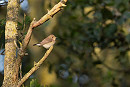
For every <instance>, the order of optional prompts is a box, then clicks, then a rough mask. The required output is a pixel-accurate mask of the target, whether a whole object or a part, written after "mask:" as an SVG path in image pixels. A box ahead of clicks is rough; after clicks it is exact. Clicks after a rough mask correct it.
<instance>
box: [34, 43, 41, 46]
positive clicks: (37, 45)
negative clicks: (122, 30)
mask: <svg viewBox="0 0 130 87" xmlns="http://www.w3.org/2000/svg"><path fill="white" fill-rule="evenodd" d="M36 45H37V46H41V44H39V43H38V44H33V46H36Z"/></svg>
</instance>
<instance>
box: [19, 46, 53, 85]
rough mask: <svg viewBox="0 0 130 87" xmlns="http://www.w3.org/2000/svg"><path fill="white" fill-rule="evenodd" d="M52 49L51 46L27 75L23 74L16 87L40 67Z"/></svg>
mask: <svg viewBox="0 0 130 87" xmlns="http://www.w3.org/2000/svg"><path fill="white" fill-rule="evenodd" d="M52 49H53V46H51V47H50V48H49V49H48V50H47V51H46V53H45V54H44V56H43V57H42V58H41V60H40V61H39V62H38V63H36V64H34V67H33V68H32V69H31V70H30V71H29V72H28V73H26V74H25V76H24V77H23V78H22V79H21V80H20V81H19V82H18V86H17V87H20V86H21V85H22V84H23V83H24V82H25V81H26V80H27V79H28V78H29V77H30V76H31V75H32V74H33V73H34V72H35V71H36V70H37V69H38V68H39V67H40V65H41V64H42V63H43V62H44V61H45V59H46V58H47V57H48V55H49V54H50V53H51V51H52Z"/></svg>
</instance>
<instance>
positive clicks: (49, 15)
mask: <svg viewBox="0 0 130 87" xmlns="http://www.w3.org/2000/svg"><path fill="white" fill-rule="evenodd" d="M66 2H67V0H61V1H60V2H59V3H58V4H56V5H55V6H54V7H53V8H52V9H51V10H50V11H48V13H47V14H46V15H44V16H43V17H42V18H41V19H40V20H39V21H35V18H34V19H33V21H32V22H31V24H30V27H29V29H28V32H27V34H26V36H25V38H24V40H23V41H22V47H21V48H20V49H19V51H18V57H17V59H16V62H15V64H16V66H17V68H18V71H19V66H20V64H21V61H22V58H23V56H24V55H25V53H26V48H27V45H28V43H29V42H30V39H31V35H32V31H33V29H34V28H35V27H37V26H39V25H41V24H43V23H44V22H46V21H48V20H49V19H51V18H52V17H53V16H54V15H55V14H56V13H58V12H59V11H61V10H62V9H63V7H65V6H66V5H65V3H66ZM52 48H53V47H51V48H50V49H49V50H48V51H47V52H46V53H45V55H44V57H43V58H42V59H41V60H40V61H39V62H38V63H37V64H36V65H35V67H33V68H32V69H31V70H30V71H29V72H28V73H27V74H26V75H25V76H24V77H23V78H22V79H21V80H20V82H19V83H18V87H20V86H21V85H22V83H24V82H25V81H26V80H27V79H28V78H29V76H30V75H31V74H32V73H33V72H34V71H36V70H37V69H38V68H39V66H40V65H41V64H42V63H43V61H44V60H45V59H46V58H47V56H48V55H49V53H50V52H51V50H52ZM41 61H42V62H41Z"/></svg>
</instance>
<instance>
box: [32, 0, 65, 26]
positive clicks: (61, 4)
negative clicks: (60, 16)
mask: <svg viewBox="0 0 130 87" xmlns="http://www.w3.org/2000/svg"><path fill="white" fill-rule="evenodd" d="M66 2H67V0H61V1H60V2H59V3H58V4H56V5H55V6H54V7H53V8H52V9H51V10H50V11H49V10H48V13H47V14H46V15H44V16H43V17H42V18H41V19H40V20H39V21H37V22H36V23H35V24H34V25H33V28H35V27H37V26H39V25H41V24H43V23H44V22H46V21H48V20H49V19H51V18H52V17H53V16H54V15H55V14H56V13H58V12H59V11H60V10H62V9H63V7H65V6H66V5H65V3H66Z"/></svg>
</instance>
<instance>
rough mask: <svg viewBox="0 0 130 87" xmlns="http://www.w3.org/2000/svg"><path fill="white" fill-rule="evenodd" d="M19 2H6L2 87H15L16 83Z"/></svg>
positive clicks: (14, 0)
mask: <svg viewBox="0 0 130 87" xmlns="http://www.w3.org/2000/svg"><path fill="white" fill-rule="evenodd" d="M18 10H19V0H8V6H7V18H6V26H5V60H4V81H3V85H2V87H16V85H17V82H18V69H17V68H15V67H16V66H15V61H16V46H15V44H14V41H16V36H17V20H18Z"/></svg>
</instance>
